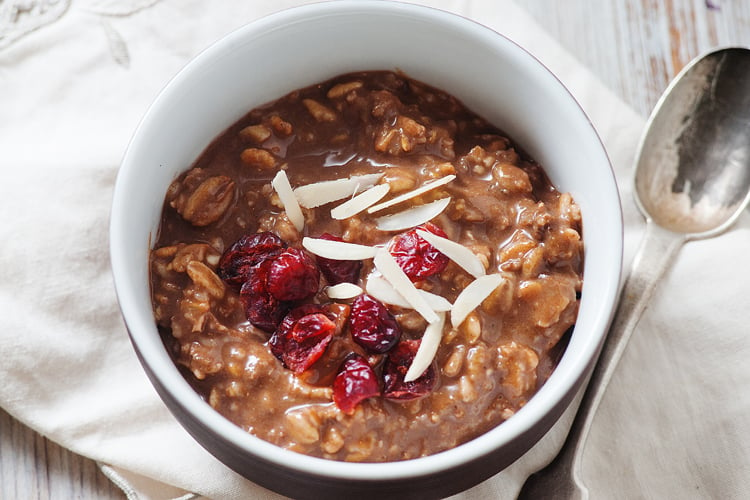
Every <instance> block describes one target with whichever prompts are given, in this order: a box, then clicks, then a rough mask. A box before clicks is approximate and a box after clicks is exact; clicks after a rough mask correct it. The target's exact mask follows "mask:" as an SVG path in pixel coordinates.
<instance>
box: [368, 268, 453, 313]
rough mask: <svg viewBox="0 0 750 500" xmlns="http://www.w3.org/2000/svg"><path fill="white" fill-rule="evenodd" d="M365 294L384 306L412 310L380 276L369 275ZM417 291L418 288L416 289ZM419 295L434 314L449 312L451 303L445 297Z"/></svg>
mask: <svg viewBox="0 0 750 500" xmlns="http://www.w3.org/2000/svg"><path fill="white" fill-rule="evenodd" d="M365 289H366V290H367V293H368V294H370V295H371V296H373V297H374V298H376V299H378V300H379V301H380V302H383V303H384V304H389V305H392V306H398V307H403V308H405V309H412V306H411V304H409V302H407V300H406V299H405V298H404V296H403V295H401V294H400V293H398V292H397V291H396V289H395V288H393V286H392V285H391V284H390V283H389V282H388V280H386V279H385V278H383V277H382V276H376V275H370V276H369V277H368V278H367V285H366V286H365ZM417 290H419V288H417ZM419 293H420V295H422V297H424V299H425V301H427V304H428V305H429V306H430V308H431V309H432V310H433V311H435V312H447V311H450V310H451V307H452V306H451V303H450V302H449V301H448V299H446V298H445V297H441V296H440V295H437V294H435V293H430V292H428V291H426V290H419Z"/></svg>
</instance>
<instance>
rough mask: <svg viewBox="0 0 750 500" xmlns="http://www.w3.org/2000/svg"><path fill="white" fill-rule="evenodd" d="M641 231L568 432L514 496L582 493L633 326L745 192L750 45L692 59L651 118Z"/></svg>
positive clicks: (639, 173) (644, 151)
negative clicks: (585, 466)
mask: <svg viewBox="0 0 750 500" xmlns="http://www.w3.org/2000/svg"><path fill="white" fill-rule="evenodd" d="M635 199H636V203H637V205H638V207H639V209H640V210H641V212H642V213H643V215H644V216H645V218H646V231H645V235H644V237H643V240H642V242H641V246H640V248H639V249H638V252H637V253H636V256H635V259H634V260H633V264H632V269H631V271H630V276H629V277H628V278H627V280H626V281H625V285H624V288H623V290H622V294H621V296H620V304H619V307H618V310H617V313H616V314H615V317H614V320H613V323H612V327H611V329H610V332H609V335H608V336H607V338H606V340H605V343H604V346H603V348H602V353H601V355H600V357H599V361H598V363H597V365H596V367H595V368H594V372H593V374H592V375H591V380H590V381H589V385H588V387H587V389H586V391H585V393H584V395H583V399H582V400H581V405H580V407H579V409H578V413H577V414H576V417H575V420H574V421H573V425H572V427H571V430H570V433H569V435H568V437H567V440H566V441H565V444H564V445H563V447H562V450H561V451H560V453H559V454H558V456H557V457H556V458H555V459H554V460H553V461H552V463H550V464H549V465H548V466H547V467H545V468H544V469H542V470H541V471H539V472H537V473H535V474H533V475H531V476H530V477H529V478H528V479H527V481H526V483H525V484H524V486H523V488H522V490H521V493H520V495H519V497H518V498H519V499H534V500H538V499H544V498H554V499H587V498H588V497H589V493H588V489H587V488H586V486H585V485H584V483H583V481H582V479H581V474H580V464H581V456H582V454H583V449H584V446H585V444H586V437H587V435H588V432H589V429H590V428H591V423H592V421H593V419H594V415H595V413H596V410H597V408H598V406H599V403H600V402H601V400H602V396H603V395H604V389H605V388H606V386H607V384H608V383H609V381H610V379H611V377H612V374H613V373H614V370H615V367H616V365H617V362H618V361H619V360H620V357H621V356H622V353H623V351H624V350H625V346H626V344H627V341H628V339H629V338H630V334H631V333H632V332H633V329H634V328H635V325H636V324H637V323H638V320H639V319H640V316H641V314H642V313H643V310H644V308H645V307H646V304H647V303H648V300H649V298H650V296H651V293H652V292H653V290H654V287H655V285H656V283H657V281H658V279H659V278H660V277H661V276H662V274H663V273H664V271H665V269H666V268H667V266H669V265H670V264H671V262H672V261H673V259H674V257H675V256H676V254H677V252H678V251H679V249H680V247H682V245H683V244H684V243H685V242H687V241H689V240H695V239H700V238H708V237H712V236H716V235H717V234H719V233H721V232H722V231H724V230H726V229H727V228H729V226H731V225H732V224H733V223H734V221H735V220H736V219H737V217H738V216H739V215H740V213H742V211H743V209H744V208H745V206H746V205H747V203H748V201H749V200H750V50H748V49H744V48H727V49H721V50H717V51H715V52H711V53H709V54H706V55H705V56H703V57H699V58H697V59H695V60H693V61H692V62H691V63H690V64H689V65H688V66H686V67H685V69H683V70H682V72H680V74H679V75H677V77H676V78H675V79H674V80H673V81H672V83H671V84H670V86H669V87H668V88H667V90H666V91H665V92H664V94H663V95H662V97H661V99H660V100H659V102H658V103H657V105H656V108H655V109H654V111H653V113H652V114H651V117H650V118H649V122H648V125H647V127H646V132H645V134H644V135H643V138H642V139H641V144H640V147H639V153H638V161H637V163H636V167H635Z"/></svg>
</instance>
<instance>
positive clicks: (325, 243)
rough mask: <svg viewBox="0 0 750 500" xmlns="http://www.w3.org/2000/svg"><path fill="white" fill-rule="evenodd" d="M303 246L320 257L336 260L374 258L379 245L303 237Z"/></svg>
mask: <svg viewBox="0 0 750 500" xmlns="http://www.w3.org/2000/svg"><path fill="white" fill-rule="evenodd" d="M302 246H303V247H305V249H306V250H307V251H309V252H312V253H314V254H315V255H317V256H319V257H324V258H326V259H335V260H364V259H372V258H373V257H375V253H376V252H377V251H378V249H377V247H368V246H366V245H358V244H356V243H346V242H344V241H333V240H324V239H322V238H310V237H309V236H305V237H304V238H302Z"/></svg>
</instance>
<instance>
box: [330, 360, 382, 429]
mask: <svg viewBox="0 0 750 500" xmlns="http://www.w3.org/2000/svg"><path fill="white" fill-rule="evenodd" d="M379 395H380V387H378V379H377V377H376V376H375V371H373V369H372V367H371V366H370V365H369V364H368V363H367V360H366V359H365V358H364V357H362V356H360V355H359V354H356V353H352V354H350V355H349V356H347V358H346V359H345V360H344V362H343V363H342V364H341V368H340V369H339V373H338V375H336V379H335V380H334V381H333V402H334V403H336V406H338V407H339V409H340V410H341V411H343V412H344V413H346V414H347V415H351V414H352V413H354V410H355V408H356V407H357V405H358V404H359V402H360V401H362V400H365V399H367V398H370V397H373V396H379Z"/></svg>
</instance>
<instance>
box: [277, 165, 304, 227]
mask: <svg viewBox="0 0 750 500" xmlns="http://www.w3.org/2000/svg"><path fill="white" fill-rule="evenodd" d="M271 186H272V187H273V189H274V190H275V191H276V194H278V195H279V200H280V201H281V203H282V205H284V210H286V215H287V217H289V220H290V221H291V222H292V224H294V227H295V228H296V229H297V231H299V232H300V233H301V232H302V230H303V229H304V228H305V216H304V215H302V209H300V207H299V203H298V202H297V198H296V197H295V196H294V191H292V186H291V184H289V178H288V177H287V176H286V172H285V171H284V170H279V171H278V172H277V173H276V175H275V176H274V178H273V180H272V181H271Z"/></svg>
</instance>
